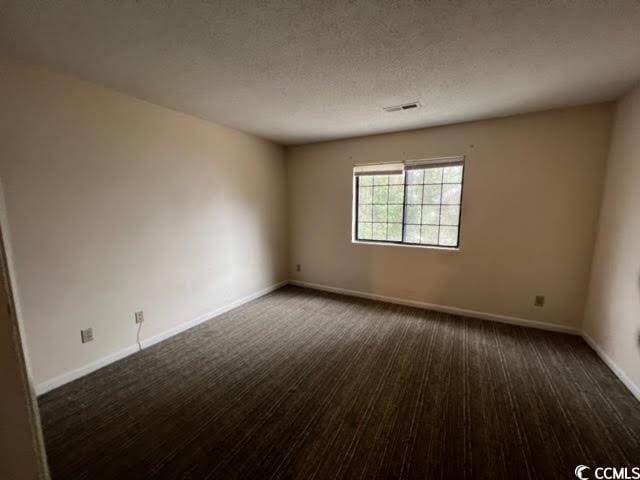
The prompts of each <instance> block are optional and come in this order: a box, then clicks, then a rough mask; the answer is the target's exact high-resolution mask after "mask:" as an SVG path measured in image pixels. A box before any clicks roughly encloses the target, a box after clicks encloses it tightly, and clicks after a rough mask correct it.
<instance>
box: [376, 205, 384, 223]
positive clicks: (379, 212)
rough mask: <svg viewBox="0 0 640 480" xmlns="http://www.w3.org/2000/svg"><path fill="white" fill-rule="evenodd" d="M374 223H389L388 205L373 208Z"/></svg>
mask: <svg viewBox="0 0 640 480" xmlns="http://www.w3.org/2000/svg"><path fill="white" fill-rule="evenodd" d="M373 221H374V222H386V221H387V206H386V205H374V206H373Z"/></svg>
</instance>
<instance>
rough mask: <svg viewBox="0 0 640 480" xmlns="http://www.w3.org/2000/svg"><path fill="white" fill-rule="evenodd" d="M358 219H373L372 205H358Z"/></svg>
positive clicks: (364, 220)
mask: <svg viewBox="0 0 640 480" xmlns="http://www.w3.org/2000/svg"><path fill="white" fill-rule="evenodd" d="M358 221H359V222H370V221H371V205H360V206H359V207H358Z"/></svg>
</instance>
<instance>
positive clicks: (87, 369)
mask: <svg viewBox="0 0 640 480" xmlns="http://www.w3.org/2000/svg"><path fill="white" fill-rule="evenodd" d="M287 284H291V285H297V286H299V287H306V288H312V289H314V290H322V291H325V292H332V293H338V294H341V295H350V296H352V297H359V298H367V299H370V300H378V301H382V302H388V303H395V304H398V305H407V306H410V307H416V308H423V309H426V310H435V311H438V312H444V313H451V314H454V315H462V316H467V317H473V318H479V319H481V320H490V321H494V322H501V323H509V324H512V325H519V326H523V327H530V328H538V329H542V330H551V331H556V332H562V333H570V334H573V335H581V336H582V338H584V340H585V342H587V344H588V345H589V346H590V347H591V348H593V350H594V351H595V352H596V353H597V354H598V356H599V357H600V358H601V359H602V361H603V362H604V363H605V364H606V365H607V366H608V367H609V368H610V369H611V371H612V372H613V373H614V374H615V375H616V376H617V377H618V378H619V379H620V381H621V382H622V383H623V384H624V385H625V386H626V387H627V388H628V389H629V391H631V393H632V394H633V395H634V396H635V397H636V398H637V399H638V400H639V401H640V387H639V386H638V385H636V384H635V383H633V381H632V380H631V379H630V378H629V377H628V376H627V375H626V374H625V373H624V371H623V370H622V369H621V368H620V367H619V366H618V365H617V364H616V363H615V362H614V361H613V360H612V359H611V357H609V355H607V354H606V353H605V351H604V350H603V349H602V348H601V347H600V346H599V345H598V344H597V343H596V342H595V341H594V340H593V339H592V338H591V337H590V336H589V335H588V334H587V333H586V332H582V331H580V330H578V329H575V328H571V327H565V326H563V325H555V324H550V323H544V322H537V321H534V320H526V319H524V318H517V317H511V316H507V315H498V314H494V313H486V312H479V311H476V310H468V309H465V308H457V307H448V306H444V305H436V304H433V303H426V302H420V301H417V300H407V299H403V298H396V297H388V296H385V295H378V294H375V293H367V292H361V291H358V290H349V289H346V288H339V287H331V286H329V285H321V284H318V283H311V282H303V281H300V280H289V281H286V280H285V281H282V282H279V283H276V284H275V285H271V286H270V287H267V288H265V289H262V290H260V291H258V292H255V293H253V294H251V295H248V296H246V297H243V298H240V299H238V300H235V301H233V302H231V303H229V304H227V305H225V306H223V307H220V308H217V309H215V310H213V311H211V312H208V313H205V314H204V315H200V316H199V317H196V318H194V319H193V320H190V321H188V322H185V323H182V324H180V325H178V326H176V327H173V328H171V329H169V330H167V331H165V332H162V333H160V334H158V335H155V336H153V337H151V338H149V339H147V340H143V341H142V346H143V348H148V347H150V346H152V345H155V344H156V343H159V342H161V341H163V340H166V339H167V338H170V337H172V336H174V335H177V334H179V333H181V332H184V331H185V330H188V329H190V328H193V327H195V326H196V325H199V324H200V323H203V322H206V321H207V320H211V319H213V318H215V317H217V316H218V315H222V314H223V313H226V312H228V311H230V310H233V309H234V308H237V307H239V306H241V305H244V304H245V303H248V302H250V301H252V300H255V299H257V298H259V297H262V296H264V295H267V294H268V293H271V292H273V291H275V290H278V289H279V288H282V287H284V286H285V285H287ZM138 350H139V349H138V346H137V345H135V344H134V345H130V346H128V347H126V348H124V349H122V350H119V351H117V352H114V353H112V354H110V355H107V356H106V357H102V358H99V359H98V360H96V361H94V362H91V363H89V364H87V365H85V366H83V367H80V368H77V369H75V370H71V371H69V372H66V373H63V374H62V375H59V376H57V377H54V378H52V379H50V380H46V381H44V382H42V383H39V384H38V385H36V386H35V390H36V394H37V395H42V394H44V393H46V392H49V391H51V390H53V389H55V388H58V387H60V386H62V385H64V384H65V383H69V382H71V381H73V380H76V379H78V378H80V377H83V376H85V375H88V374H89V373H91V372H94V371H96V370H98V369H100V368H102V367H105V366H107V365H109V364H111V363H113V362H116V361H118V360H121V359H123V358H125V357H127V356H129V355H132V354H134V353H136V352H137V351H138Z"/></svg>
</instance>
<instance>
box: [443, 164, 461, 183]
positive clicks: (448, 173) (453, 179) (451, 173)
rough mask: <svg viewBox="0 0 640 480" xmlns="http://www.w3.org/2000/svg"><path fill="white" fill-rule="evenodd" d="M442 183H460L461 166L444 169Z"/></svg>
mask: <svg viewBox="0 0 640 480" xmlns="http://www.w3.org/2000/svg"><path fill="white" fill-rule="evenodd" d="M443 181H444V183H460V182H462V165H455V166H453V167H444V177H443Z"/></svg>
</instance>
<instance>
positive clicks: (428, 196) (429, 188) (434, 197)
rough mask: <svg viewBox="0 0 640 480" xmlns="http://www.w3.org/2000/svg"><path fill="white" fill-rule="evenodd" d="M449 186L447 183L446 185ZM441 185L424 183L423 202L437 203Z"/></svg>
mask: <svg viewBox="0 0 640 480" xmlns="http://www.w3.org/2000/svg"><path fill="white" fill-rule="evenodd" d="M448 186H449V185H448ZM441 191H442V187H441V186H440V185H425V186H424V203H426V204H431V205H434V204H435V205H437V204H438V203H440V192H441Z"/></svg>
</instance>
